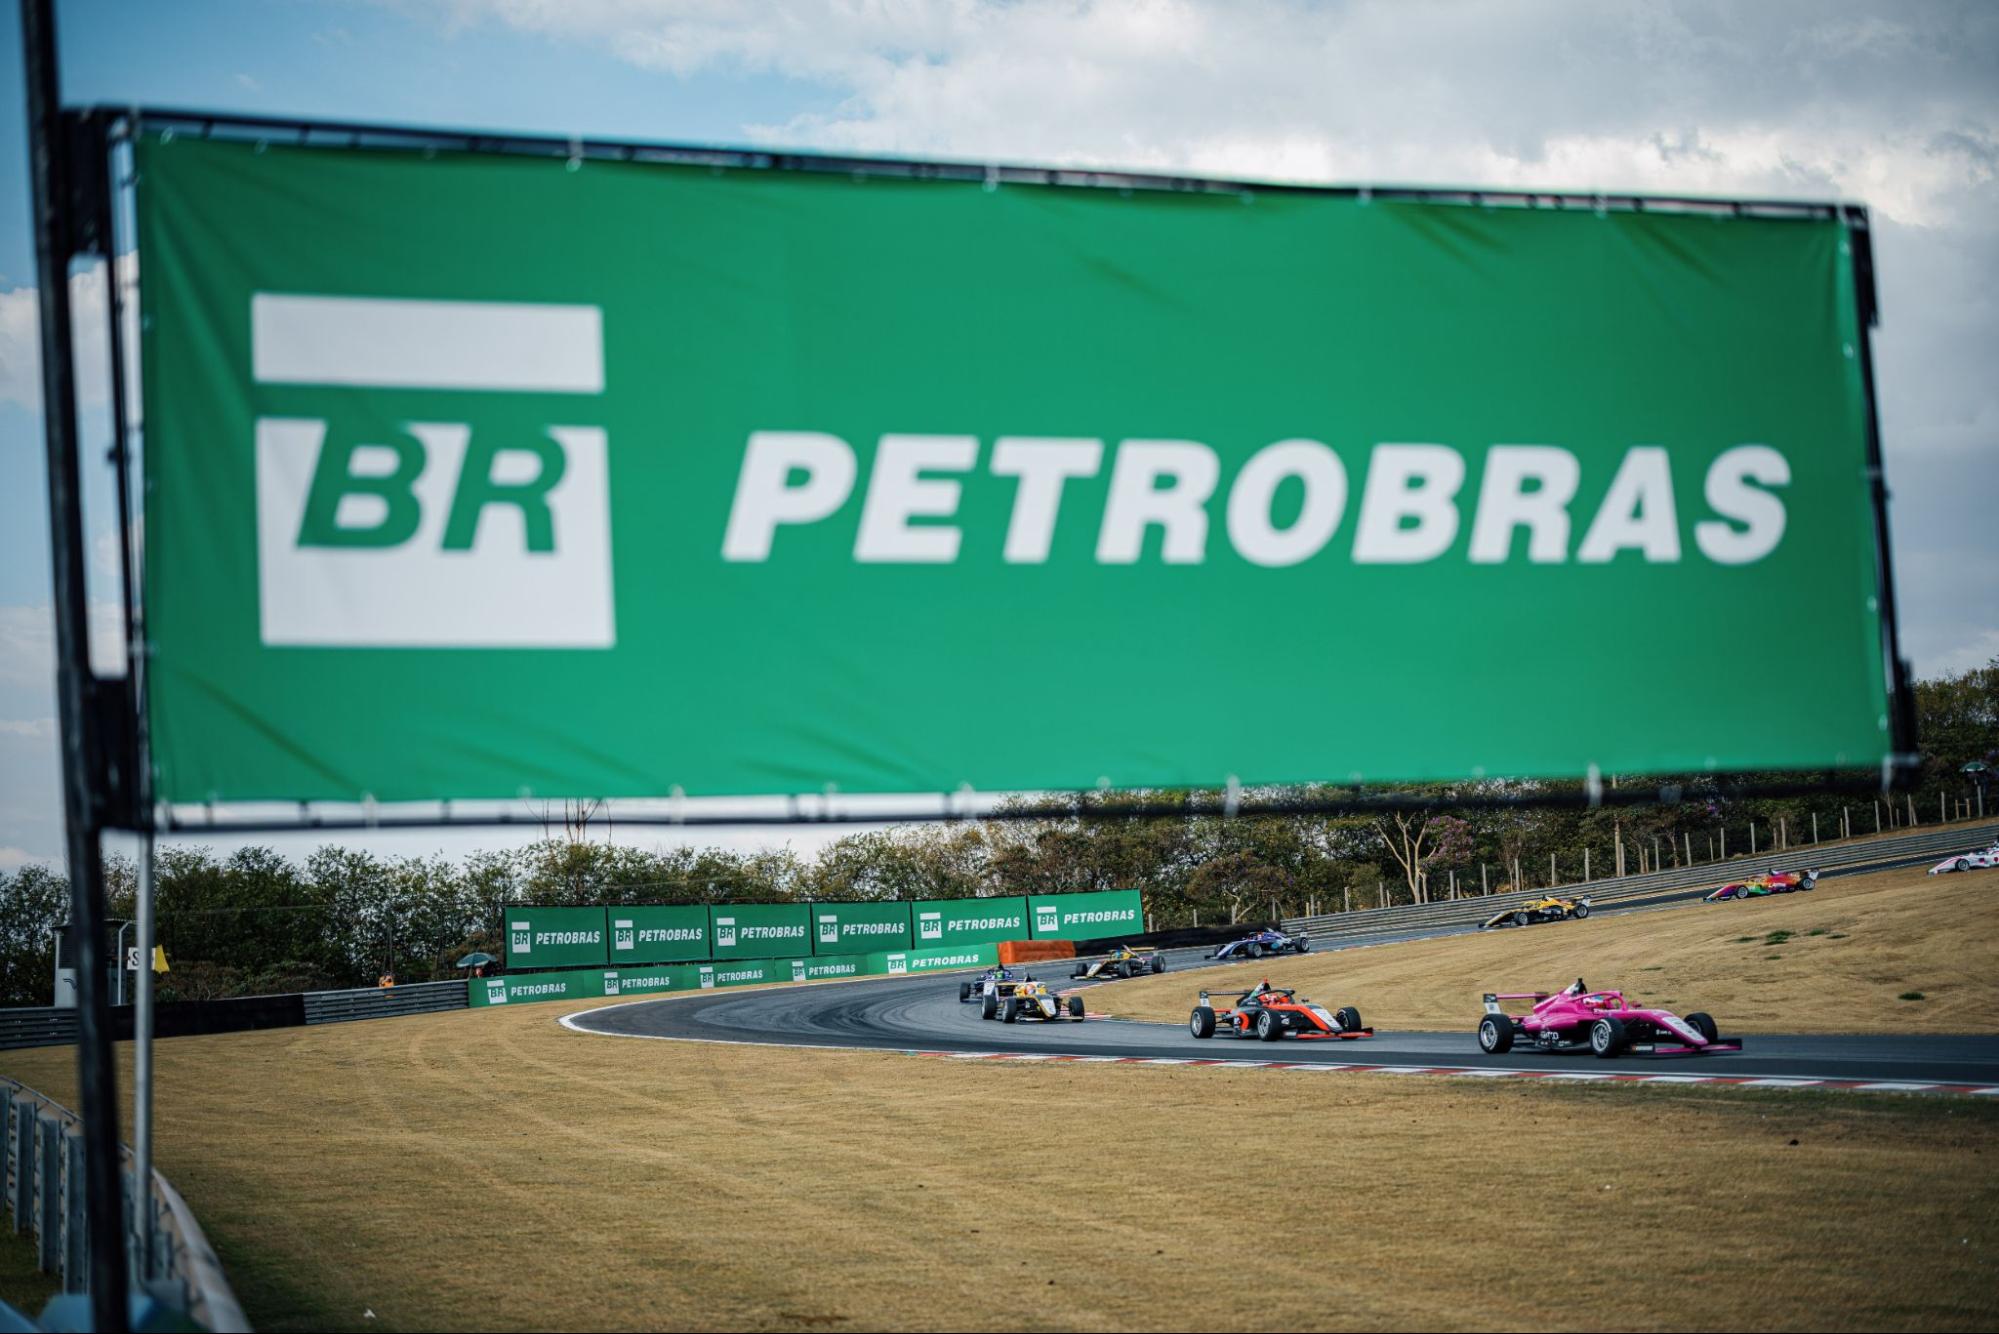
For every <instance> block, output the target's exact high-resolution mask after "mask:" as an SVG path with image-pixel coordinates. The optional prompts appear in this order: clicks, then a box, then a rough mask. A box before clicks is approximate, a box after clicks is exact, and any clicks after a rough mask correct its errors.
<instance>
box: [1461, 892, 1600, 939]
mask: <svg viewBox="0 0 1999 1334" xmlns="http://www.w3.org/2000/svg"><path fill="white" fill-rule="evenodd" d="M1587 916H1589V900H1588V899H1565V898H1562V897H1560V896H1559V895H1555V894H1550V895H1547V896H1546V897H1544V898H1538V899H1531V900H1529V901H1528V902H1526V903H1523V904H1520V905H1519V906H1518V907H1513V908H1507V909H1505V910H1504V911H1502V912H1496V913H1494V914H1493V915H1492V916H1490V917H1488V918H1486V919H1485V921H1484V922H1483V923H1481V924H1480V926H1479V930H1481V931H1485V930H1489V929H1490V928H1493V927H1499V926H1532V925H1533V924H1534V923H1536V922H1559V921H1562V920H1564V919H1566V918H1570V917H1574V918H1577V919H1581V918H1584V917H1587Z"/></svg>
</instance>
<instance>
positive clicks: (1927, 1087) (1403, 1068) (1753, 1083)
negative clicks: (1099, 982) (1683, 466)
mask: <svg viewBox="0 0 1999 1334" xmlns="http://www.w3.org/2000/svg"><path fill="white" fill-rule="evenodd" d="M906 1054H907V1055H910V1056H933V1057H940V1058H942V1059H945V1060H952V1061H1031V1062H1036V1063H1038V1064H1042V1065H1183V1066H1200V1067H1206V1068H1209V1069H1215V1068H1220V1069H1226V1070H1296V1071H1299V1072H1302V1073H1305V1074H1321V1075H1326V1074H1345V1075H1445V1076H1450V1077H1456V1078H1472V1079H1539V1080H1546V1081H1549V1082H1552V1083H1557V1084H1606V1083H1609V1084H1676V1085H1677V1084H1709V1085H1722V1086H1728V1087H1733V1088H1756V1089H1820V1090H1825V1091H1828V1092H1835V1093H1956V1094H1963V1095H1966V1096H1969V1097H1995V1096H1999V1084H1939V1083H1929V1082H1923V1081H1917V1080H1886V1079H1780V1078H1777V1077H1775V1076H1759V1075H1653V1074H1644V1073H1641V1072H1636V1071H1629V1072H1627V1071H1621V1070H1494V1069H1489V1068H1482V1067H1476V1066H1465V1065H1365V1064H1359V1063H1352V1064H1350V1063H1346V1062H1329V1061H1256V1060H1230V1059H1227V1058H1223V1057H1201V1056H1084V1055H1079V1054H1075V1053H1070V1052H1035V1051H910V1052H907V1053H906Z"/></svg>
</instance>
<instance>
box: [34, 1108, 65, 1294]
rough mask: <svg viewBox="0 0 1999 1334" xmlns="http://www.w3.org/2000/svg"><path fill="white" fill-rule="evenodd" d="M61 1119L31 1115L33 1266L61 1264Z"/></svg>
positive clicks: (46, 1268)
mask: <svg viewBox="0 0 1999 1334" xmlns="http://www.w3.org/2000/svg"><path fill="white" fill-rule="evenodd" d="M61 1136H62V1122H61V1121H60V1120H58V1119H57V1118H55V1117H53V1116H37V1117H36V1118H35V1168H36V1170H35V1234H36V1235H35V1268H37V1269H39V1270H41V1271H42V1272H43V1273H44V1274H53V1273H55V1272H56V1271H58V1270H59V1269H61V1268H62V1247H61V1241H62V1204H63V1201H62V1139H61Z"/></svg>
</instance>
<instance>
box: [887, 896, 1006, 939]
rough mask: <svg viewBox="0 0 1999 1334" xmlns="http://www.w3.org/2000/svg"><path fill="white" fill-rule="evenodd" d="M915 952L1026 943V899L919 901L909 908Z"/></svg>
mask: <svg viewBox="0 0 1999 1334" xmlns="http://www.w3.org/2000/svg"><path fill="white" fill-rule="evenodd" d="M910 912H911V915H912V916H913V917H914V919H915V927H916V931H915V941H916V947H917V948H918V949H943V948H950V947H954V946H959V945H994V944H998V943H999V942H1000V941H1003V940H1030V939H1032V938H1033V932H1032V930H1031V929H1030V928H1029V927H1028V925H1027V900H1026V899H1024V898H1019V897H1009V898H992V899H921V900H918V901H917V902H916V903H913V904H911V905H910Z"/></svg>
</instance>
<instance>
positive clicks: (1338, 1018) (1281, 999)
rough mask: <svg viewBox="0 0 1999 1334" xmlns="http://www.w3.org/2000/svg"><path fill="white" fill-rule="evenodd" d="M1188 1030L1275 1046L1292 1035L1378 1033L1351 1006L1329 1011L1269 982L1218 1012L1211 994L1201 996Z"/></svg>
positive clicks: (1203, 1035)
mask: <svg viewBox="0 0 1999 1334" xmlns="http://www.w3.org/2000/svg"><path fill="white" fill-rule="evenodd" d="M1187 1029H1188V1031H1189V1032H1191V1033H1192V1034H1193V1035H1194V1036H1195V1037H1197V1038H1211V1037H1214V1036H1215V1035H1217V1034H1221V1035H1222V1036H1225V1037H1232V1038H1247V1037H1255V1038H1261V1039H1262V1040H1263V1041H1265V1042H1275V1041H1277V1039H1279V1038H1281V1037H1283V1036H1284V1035H1285V1034H1287V1033H1289V1034H1291V1035H1292V1036H1294V1037H1299V1038H1371V1037H1373V1036H1374V1030H1373V1029H1371V1028H1368V1027H1367V1026H1366V1025H1364V1024H1362V1023H1361V1021H1360V1011H1359V1010H1356V1009H1355V1008H1354V1007H1353V1006H1351V1005H1343V1006H1341V1007H1340V1008H1339V1009H1337V1010H1328V1009H1327V1008H1326V1007H1325V1006H1323V1005H1315V1004H1313V1003H1312V1002H1311V1001H1309V1000H1306V999H1304V998H1303V997H1301V996H1299V995H1298V993H1297V992H1296V991H1293V990H1291V989H1290V988H1288V987H1273V986H1271V985H1270V979H1268V978H1265V979H1264V980H1263V981H1261V982H1259V983H1257V984H1256V985H1255V986H1254V987H1253V988H1251V989H1250V990H1248V991H1245V992H1243V993H1242V994H1241V995H1240V996H1238V997H1236V1003H1235V1004H1234V1005H1231V1006H1227V1007H1225V1008H1222V1009H1216V1008H1215V1003H1214V1001H1213V1000H1211V999H1209V996H1208V993H1207V992H1205V991H1203V992H1202V993H1201V999H1200V1001H1199V1002H1198V1003H1197V1004H1196V1005H1195V1006H1194V1012H1193V1013H1192V1014H1191V1015H1189V1016H1188V1017H1187Z"/></svg>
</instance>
